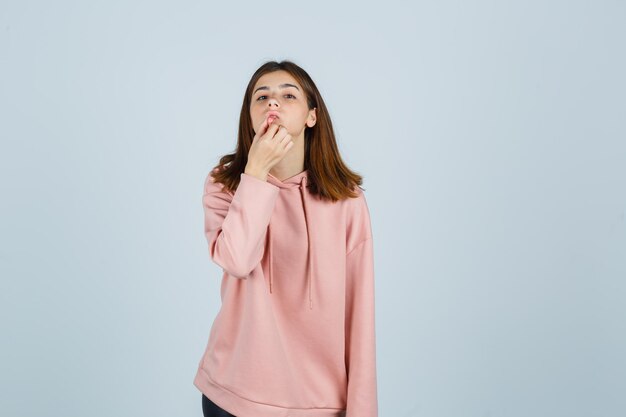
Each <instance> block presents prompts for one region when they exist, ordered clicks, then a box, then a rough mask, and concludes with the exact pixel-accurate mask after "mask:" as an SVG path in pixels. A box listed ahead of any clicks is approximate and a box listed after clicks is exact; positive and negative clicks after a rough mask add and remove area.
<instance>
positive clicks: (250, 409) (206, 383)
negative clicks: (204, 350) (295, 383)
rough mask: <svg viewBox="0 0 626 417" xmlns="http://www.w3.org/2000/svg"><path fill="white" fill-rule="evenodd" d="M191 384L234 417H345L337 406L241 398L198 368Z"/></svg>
mask: <svg viewBox="0 0 626 417" xmlns="http://www.w3.org/2000/svg"><path fill="white" fill-rule="evenodd" d="M193 384H194V385H195V386H196V387H197V388H198V389H199V390H200V391H201V392H202V393H203V394H204V395H206V396H207V397H208V398H209V399H210V400H211V401H213V402H214V403H215V404H217V405H218V406H220V407H221V408H223V409H224V410H226V411H228V412H229V413H230V414H233V415H234V416H236V417H345V416H346V410H342V409H337V408H285V407H278V406H275V405H269V404H262V403H258V402H254V401H251V400H248V399H246V398H242V397H240V396H238V395H237V394H235V393H233V392H232V391H229V390H227V389H226V388H224V387H222V386H220V385H218V384H217V383H215V382H214V381H213V380H211V378H210V377H209V374H207V372H206V371H205V370H204V369H202V366H200V367H199V368H198V372H197V373H196V377H195V378H194V380H193Z"/></svg>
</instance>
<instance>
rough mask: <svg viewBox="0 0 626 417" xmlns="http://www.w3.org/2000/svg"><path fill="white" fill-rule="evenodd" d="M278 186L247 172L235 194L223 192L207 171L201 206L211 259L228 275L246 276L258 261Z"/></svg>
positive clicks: (261, 255)
mask: <svg viewBox="0 0 626 417" xmlns="http://www.w3.org/2000/svg"><path fill="white" fill-rule="evenodd" d="M278 193H279V189H278V187H276V186H275V185H273V184H270V183H268V182H266V181H263V180H260V179H259V178H256V177H254V176H252V175H248V174H246V173H242V174H241V179H240V182H239V185H238V187H237V189H236V190H235V192H234V193H228V192H226V191H222V184H220V183H215V182H213V178H212V175H211V174H209V176H208V177H207V179H206V180H205V183H204V194H203V196H202V206H203V209H204V233H205V235H206V239H207V242H208V244H209V254H210V256H211V259H212V260H213V261H214V262H215V263H216V264H218V265H219V266H221V267H222V268H223V269H224V270H225V271H226V272H228V273H229V274H230V275H233V276H235V277H237V278H246V277H247V276H248V274H250V272H251V271H252V270H253V269H254V268H255V267H256V266H257V265H258V264H259V262H261V258H262V257H263V251H264V248H265V236H266V233H267V226H268V225H269V222H270V218H271V216H272V212H273V210H274V204H275V202H276V199H277V197H278Z"/></svg>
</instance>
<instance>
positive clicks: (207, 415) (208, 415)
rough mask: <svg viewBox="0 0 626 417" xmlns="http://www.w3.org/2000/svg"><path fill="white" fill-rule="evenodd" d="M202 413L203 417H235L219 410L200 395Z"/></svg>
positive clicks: (205, 397) (204, 396)
mask: <svg viewBox="0 0 626 417" xmlns="http://www.w3.org/2000/svg"><path fill="white" fill-rule="evenodd" d="M202 413H203V414H204V417H236V416H234V415H232V414H230V413H229V412H228V411H226V410H224V409H222V408H220V407H219V406H218V405H217V404H215V403H214V402H213V401H211V400H209V398H208V397H207V396H206V395H204V394H202Z"/></svg>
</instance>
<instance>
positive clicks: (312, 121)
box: [306, 107, 317, 127]
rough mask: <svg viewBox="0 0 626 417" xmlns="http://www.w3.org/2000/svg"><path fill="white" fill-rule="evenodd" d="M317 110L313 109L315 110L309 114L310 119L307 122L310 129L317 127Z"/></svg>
mask: <svg viewBox="0 0 626 417" xmlns="http://www.w3.org/2000/svg"><path fill="white" fill-rule="evenodd" d="M315 110H316V107H313V109H312V110H311V111H310V112H309V118H308V119H307V121H306V125H307V126H308V127H313V126H315V123H316V122H317V116H316V115H315Z"/></svg>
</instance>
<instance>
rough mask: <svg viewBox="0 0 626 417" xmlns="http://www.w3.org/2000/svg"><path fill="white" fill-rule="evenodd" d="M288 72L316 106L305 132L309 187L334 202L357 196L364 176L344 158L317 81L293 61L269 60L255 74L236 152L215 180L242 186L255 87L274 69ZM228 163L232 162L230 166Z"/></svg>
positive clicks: (221, 163) (227, 157) (223, 161)
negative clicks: (347, 164) (354, 169)
mask: <svg viewBox="0 0 626 417" xmlns="http://www.w3.org/2000/svg"><path fill="white" fill-rule="evenodd" d="M280 70H283V71H286V72H288V73H289V74H291V76H292V77H294V78H295V79H296V80H297V81H298V83H299V84H300V85H301V86H302V88H303V89H304V94H305V95H306V99H307V105H308V108H309V110H311V109H313V108H317V109H316V115H317V118H316V123H315V125H314V126H313V127H308V126H307V127H306V128H305V131H304V142H305V143H304V146H305V151H304V169H305V170H308V181H307V188H309V190H310V192H311V193H312V194H314V195H317V196H319V198H323V199H327V200H330V201H332V202H335V201H337V200H341V199H344V198H348V197H357V196H358V194H357V192H356V189H355V187H357V186H358V187H359V188H361V189H364V188H362V187H361V184H362V183H363V177H362V176H361V175H359V174H357V173H355V172H354V171H352V170H350V169H349V168H348V167H347V166H346V164H345V163H344V162H343V160H342V159H341V156H340V155H339V149H338V148H337V142H336V141H335V133H334V131H333V125H332V122H331V120H330V115H329V114H328V110H327V108H326V105H325V104H324V100H323V99H322V96H321V94H320V92H319V90H318V89H317V87H316V86H315V83H314V82H313V80H312V79H311V77H310V76H309V74H307V72H306V71H304V70H303V69H302V68H300V67H299V66H298V65H296V64H294V63H293V62H291V61H288V60H284V61H281V62H276V61H268V62H266V63H264V64H263V65H261V66H260V67H259V68H258V69H257V70H256V72H255V73H254V74H253V75H252V78H251V79H250V81H249V83H248V87H247V88H246V94H245V96H244V98H243V104H242V106H241V113H240V115H239V133H238V135H237V147H236V149H235V152H234V153H231V154H227V155H224V156H222V157H221V158H220V160H219V163H218V164H217V165H216V166H215V167H214V168H213V169H214V170H216V172H215V173H214V174H213V177H214V178H215V182H219V183H222V184H223V187H222V188H223V189H226V190H227V191H230V192H234V190H236V189H237V186H238V185H239V180H240V179H241V173H243V172H244V170H245V168H246V164H247V163H248V151H249V150H250V146H252V140H253V138H254V135H255V133H254V128H253V126H252V120H251V118H250V105H251V100H252V93H253V91H252V89H253V88H254V86H255V85H256V82H257V81H258V79H259V78H260V77H261V76H263V75H264V74H267V73H270V72H274V71H280ZM227 164H228V165H227Z"/></svg>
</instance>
